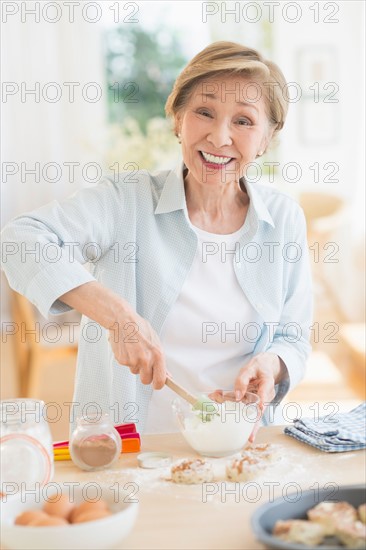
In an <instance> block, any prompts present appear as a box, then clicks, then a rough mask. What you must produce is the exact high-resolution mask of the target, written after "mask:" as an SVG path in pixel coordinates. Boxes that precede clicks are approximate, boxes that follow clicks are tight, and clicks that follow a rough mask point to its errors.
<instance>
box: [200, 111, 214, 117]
mask: <svg viewBox="0 0 366 550" xmlns="http://www.w3.org/2000/svg"><path fill="white" fill-rule="evenodd" d="M197 113H198V114H199V115H203V116H207V117H210V116H211V113H210V112H209V111H205V110H202V109H199V110H198V111H197Z"/></svg>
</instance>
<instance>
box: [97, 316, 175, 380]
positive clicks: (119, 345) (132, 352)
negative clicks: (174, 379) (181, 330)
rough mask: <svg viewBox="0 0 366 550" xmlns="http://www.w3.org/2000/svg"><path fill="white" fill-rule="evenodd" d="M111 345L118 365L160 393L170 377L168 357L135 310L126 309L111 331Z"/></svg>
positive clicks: (153, 332) (157, 338) (157, 339)
mask: <svg viewBox="0 0 366 550" xmlns="http://www.w3.org/2000/svg"><path fill="white" fill-rule="evenodd" d="M108 341H109V343H110V345H111V348H112V351H113V353H114V356H115V358H116V361H117V362H118V363H120V364H121V365H126V366H128V368H129V369H130V371H131V372H132V374H138V375H139V376H140V379H141V382H142V383H143V384H151V383H152V385H153V388H154V389H155V390H159V389H161V388H162V387H163V386H164V384H165V380H166V377H167V372H166V368H165V357H164V352H163V349H162V347H161V343H160V340H159V337H158V335H157V334H156V332H155V331H154V329H153V328H152V326H151V325H150V323H149V322H148V321H147V320H146V319H144V318H143V317H141V316H140V315H138V313H136V312H135V311H134V310H133V309H132V308H128V309H125V308H124V309H123V310H122V311H121V313H120V314H119V316H118V320H117V321H115V322H114V324H113V325H112V326H111V327H110V328H109V337H108Z"/></svg>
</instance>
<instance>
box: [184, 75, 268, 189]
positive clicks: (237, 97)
mask: <svg viewBox="0 0 366 550" xmlns="http://www.w3.org/2000/svg"><path fill="white" fill-rule="evenodd" d="M176 123H177V127H178V131H179V133H180V139H181V143H182V154H183V160H184V163H185V165H186V166H187V168H188V175H187V178H188V179H189V181H190V182H191V183H199V184H201V185H227V184H228V183H231V182H236V183H238V182H239V179H240V177H242V176H243V175H245V170H246V166H247V165H248V163H250V162H253V161H254V160H255V158H256V157H257V156H258V154H259V155H260V154H262V153H263V151H264V150H265V149H266V147H267V145H268V143H269V141H270V139H271V137H272V129H271V127H270V124H269V121H268V117H267V113H266V98H265V96H264V93H263V90H261V87H260V85H259V84H258V83H255V82H254V79H253V78H251V77H249V78H243V77H241V76H224V77H219V78H218V77H213V78H210V79H205V80H204V81H201V82H200V83H199V84H198V85H197V86H196V87H195V89H194V90H193V92H192V95H191V96H190V99H189V101H188V103H187V104H186V106H185V107H184V109H183V110H182V112H181V113H180V114H178V115H177V120H176Z"/></svg>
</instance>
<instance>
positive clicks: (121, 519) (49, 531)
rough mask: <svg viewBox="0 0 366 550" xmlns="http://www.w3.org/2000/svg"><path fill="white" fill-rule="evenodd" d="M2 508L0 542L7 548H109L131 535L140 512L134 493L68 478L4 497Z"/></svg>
mask: <svg viewBox="0 0 366 550" xmlns="http://www.w3.org/2000/svg"><path fill="white" fill-rule="evenodd" d="M92 493H93V494H92ZM0 507H1V544H2V545H3V547H4V549H5V548H6V549H9V550H12V549H19V548H22V549H24V550H43V549H44V550H46V549H47V550H65V549H67V548H70V549H72V550H74V549H75V550H79V549H80V550H81V549H88V550H91V549H109V548H113V547H115V546H116V545H117V544H119V543H120V542H121V541H122V540H123V539H124V538H125V537H127V535H128V534H129V533H130V531H131V530H132V528H133V526H134V524H135V521H136V517H137V512H138V502H137V500H136V499H134V498H133V494H132V491H130V492H126V491H124V490H122V489H119V488H118V487H116V484H114V485H113V486H111V487H108V486H100V485H99V484H97V483H84V484H80V483H74V484H73V483H71V482H70V483H65V484H62V483H61V484H58V483H54V482H53V483H50V484H49V486H47V485H45V486H43V487H40V488H38V491H34V492H31V491H29V492H26V493H25V492H24V493H22V492H19V493H17V494H16V495H13V496H11V497H6V496H4V497H3V498H2V501H1V504H0Z"/></svg>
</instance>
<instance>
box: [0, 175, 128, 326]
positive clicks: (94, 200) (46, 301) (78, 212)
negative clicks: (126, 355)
mask: <svg viewBox="0 0 366 550" xmlns="http://www.w3.org/2000/svg"><path fill="white" fill-rule="evenodd" d="M120 209H122V201H121V199H120V188H119V186H118V184H115V183H113V182H112V181H111V180H109V179H108V178H105V179H103V180H101V181H100V183H99V184H98V185H96V186H95V187H91V188H86V189H82V190H80V191H77V192H76V193H74V194H73V195H71V197H69V198H67V199H65V200H63V201H60V202H59V201H56V200H55V201H52V202H50V203H49V204H46V205H45V206H42V207H41V208H38V209H36V210H33V211H31V212H28V213H26V214H24V215H22V216H18V217H16V218H15V219H14V220H12V221H11V222H9V223H8V224H7V225H6V226H5V227H4V229H3V231H2V233H1V238H2V255H1V267H2V269H3V271H4V272H5V274H6V276H7V279H8V282H9V285H10V287H11V288H12V289H13V290H15V291H16V292H19V293H20V294H23V295H24V296H26V297H27V298H28V299H29V300H30V301H31V302H32V303H33V304H34V305H35V306H36V307H37V308H38V309H39V311H40V312H41V313H42V315H44V317H47V316H48V315H49V314H50V313H51V314H60V313H64V312H65V311H69V310H70V309H72V308H70V307H69V306H67V305H66V304H64V303H62V302H60V301H59V300H58V298H59V296H61V295H62V294H64V293H65V292H68V291H69V290H72V289H73V288H76V287H78V286H80V285H82V284H84V283H87V282H90V281H95V277H94V276H93V275H92V274H91V273H90V272H89V271H88V269H87V267H86V266H85V264H87V263H88V262H92V261H93V260H94V261H95V260H96V259H99V258H100V257H101V256H102V255H103V254H104V253H105V252H106V251H107V250H108V248H109V247H110V246H112V244H113V241H114V237H115V228H116V226H117V217H118V215H119V214H120V215H122V213H121V212H120Z"/></svg>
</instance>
